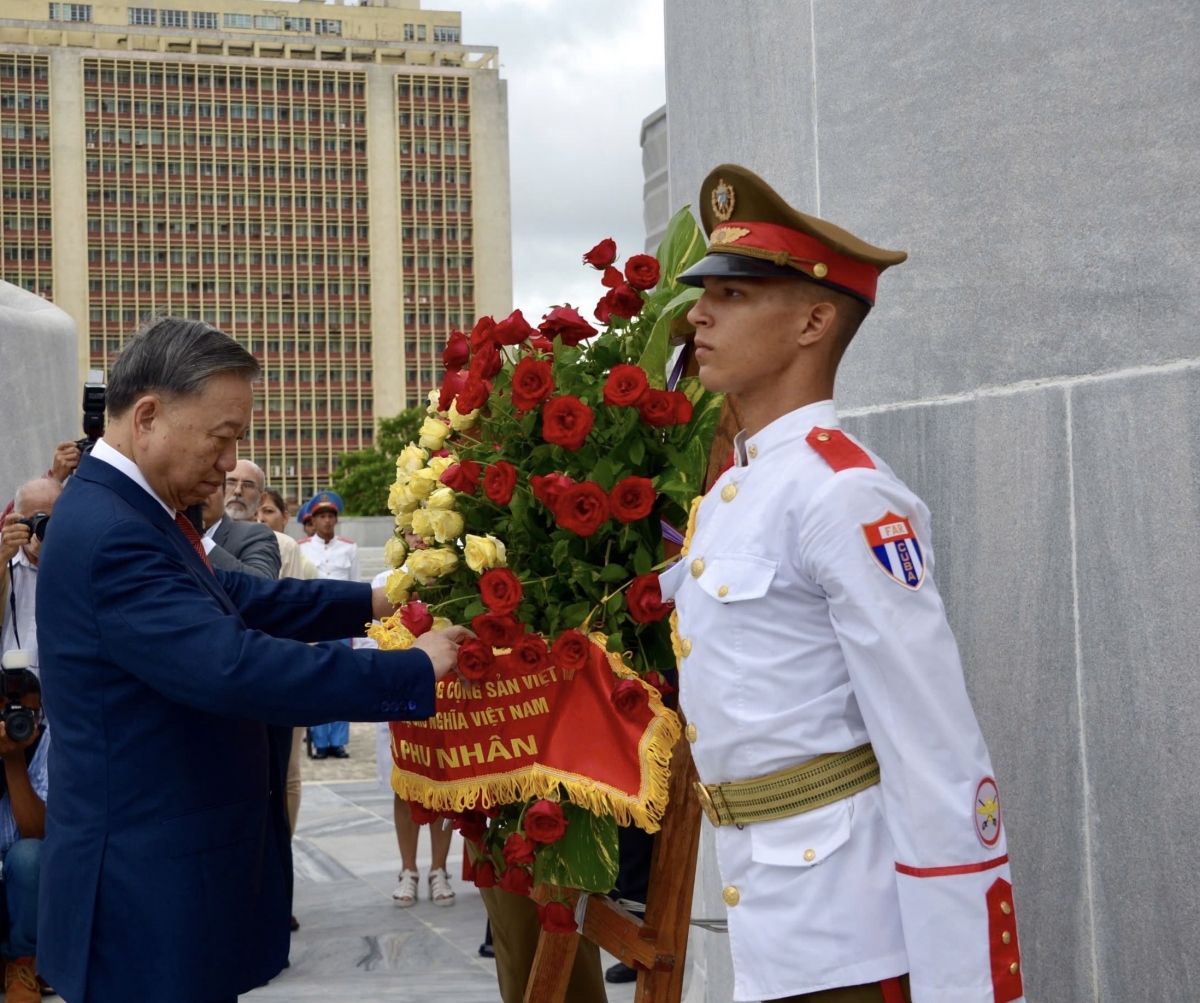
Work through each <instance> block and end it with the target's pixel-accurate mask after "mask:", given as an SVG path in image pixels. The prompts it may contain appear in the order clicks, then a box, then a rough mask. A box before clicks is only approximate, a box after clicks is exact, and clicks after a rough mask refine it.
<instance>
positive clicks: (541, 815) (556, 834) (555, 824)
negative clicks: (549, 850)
mask: <svg viewBox="0 0 1200 1003" xmlns="http://www.w3.org/2000/svg"><path fill="white" fill-rule="evenodd" d="M566 831H567V819H566V816H565V815H563V810H562V806H561V805H559V804H558V803H557V802H555V801H547V800H545V799H544V798H543V799H542V800H541V801H535V802H534V803H533V804H531V805H530V806H529V807H528V808H527V809H526V811H525V835H526V836H528V837H529V838H530V839H532V840H533V841H534V842H535V843H542V844H544V845H547V844H550V843H557V842H558V841H559V840H560V839H562V838H563V833H565V832H566Z"/></svg>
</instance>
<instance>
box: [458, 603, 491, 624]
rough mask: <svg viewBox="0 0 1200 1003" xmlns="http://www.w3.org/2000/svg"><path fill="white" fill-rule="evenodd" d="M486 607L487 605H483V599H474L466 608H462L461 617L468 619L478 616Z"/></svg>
mask: <svg viewBox="0 0 1200 1003" xmlns="http://www.w3.org/2000/svg"><path fill="white" fill-rule="evenodd" d="M486 609H487V607H486V606H484V605H483V600H482V599H476V600H475V601H474V602H473V603H469V604H468V605H467V608H466V609H464V610H463V619H465V620H470V619H471V618H472V617H475V616H479V614H480V613H483V612H484V611H485V610H486Z"/></svg>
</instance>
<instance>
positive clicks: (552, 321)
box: [538, 306, 597, 346]
mask: <svg viewBox="0 0 1200 1003" xmlns="http://www.w3.org/2000/svg"><path fill="white" fill-rule="evenodd" d="M538 330H539V331H541V332H542V334H544V335H545V336H546V337H547V338H548V339H549V340H550V341H553V340H554V339H555V338H562V343H563V344H564V345H570V346H574V345H578V344H579V343H580V342H581V341H586V340H587V339H588V338H591V337H594V336H595V335H596V333H597V332H596V329H595V328H594V327H592V325H591V324H589V323H588V322H587V321H586V320H584V319H583V318H582V317H580V316H579V311H578V310H576V309H575V308H574V307H569V306H556V307H555V308H554V309H553V310H551V311H550V312H549V313H548V314H546V316H545V317H543V318H542V322H541V323H540V324H539V325H538Z"/></svg>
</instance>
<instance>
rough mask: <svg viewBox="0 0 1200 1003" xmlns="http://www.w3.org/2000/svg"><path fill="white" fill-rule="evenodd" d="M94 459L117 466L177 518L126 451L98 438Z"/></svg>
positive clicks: (93, 454) (93, 452)
mask: <svg viewBox="0 0 1200 1003" xmlns="http://www.w3.org/2000/svg"><path fill="white" fill-rule="evenodd" d="M92 459H94V460H99V461H100V462H101V463H107V464H108V465H109V466H110V467H116V468H117V469H118V470H119V471H121V473H123V474H124V475H125V476H126V477H128V478H129V479H130V480H131V481H133V483H134V484H136V485H137V486H138V487H139V488H141V489H142V490H143V491H145V492H146V494H148V495H149V496H150V497H151V498H153V499H154V500H155V501H156V502H158V503H159V504H160V505H161V506H162V507H163V508H164V509H166V512H167V515H169V516H170V517H171V518H172V519H174V518H175V510H174V509H173V508H171V506H170V505H168V504H167V503H166V502H165V501H163V500H162V499H161V498H159V497H158V495H157V494H155V493H154V488H152V487H150V482H149V481H148V480H146V478H145V477H144V476H143V475H142V472H141V470H140V469H138V465H137V464H136V463H134V462H133V460H131V459H130V458H129V457H128V456H126V455H125V454H124V453H122V452H119V451H118V450H116V449H114V448H113V447H112V446H110V445H109V444H108V443H107V442H105V441H104V440H103V439H97V440H96V445H95V446H93V447H92Z"/></svg>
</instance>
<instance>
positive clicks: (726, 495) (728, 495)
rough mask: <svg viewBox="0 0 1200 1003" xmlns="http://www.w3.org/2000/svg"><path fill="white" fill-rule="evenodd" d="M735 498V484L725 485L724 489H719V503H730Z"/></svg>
mask: <svg viewBox="0 0 1200 1003" xmlns="http://www.w3.org/2000/svg"><path fill="white" fill-rule="evenodd" d="M736 497H737V485H736V484H726V485H725V487H723V488H721V501H727V502H730V501H733V500H734V499H735V498H736Z"/></svg>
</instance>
